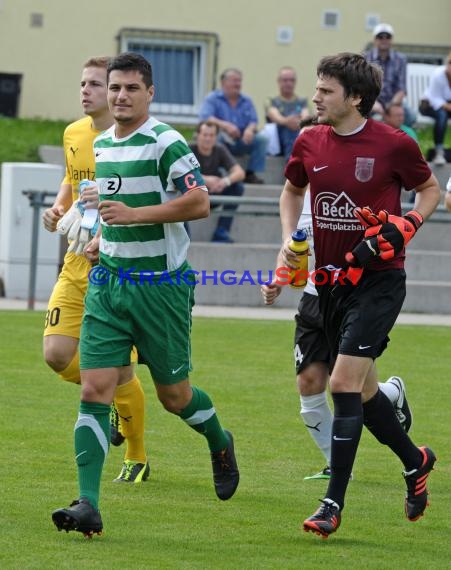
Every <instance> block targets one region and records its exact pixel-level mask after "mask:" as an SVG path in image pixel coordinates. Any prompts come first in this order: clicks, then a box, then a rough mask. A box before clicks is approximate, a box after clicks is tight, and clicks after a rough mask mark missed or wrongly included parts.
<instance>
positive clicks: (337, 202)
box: [285, 119, 431, 270]
mask: <svg viewBox="0 0 451 570" xmlns="http://www.w3.org/2000/svg"><path fill="white" fill-rule="evenodd" d="M285 176H286V178H287V179H288V180H289V181H290V182H291V183H292V184H293V185H294V186H297V187H300V188H303V187H305V186H306V185H307V184H308V183H310V192H311V205H312V218H313V237H314V241H315V256H316V267H317V268H318V267H323V266H325V265H334V266H336V267H342V266H343V264H344V261H345V259H344V256H345V254H346V252H348V251H352V249H353V248H354V247H355V246H356V245H357V244H358V243H359V242H360V241H361V239H362V237H363V232H364V228H363V226H361V225H360V223H359V222H358V221H357V220H356V218H355V216H354V214H353V209H354V208H355V207H356V206H360V207H364V206H369V207H370V208H371V209H372V210H373V211H374V212H375V213H377V212H379V210H387V211H388V212H389V213H390V214H395V215H401V200H400V196H401V188H403V187H404V188H405V189H406V190H412V189H414V188H415V187H416V186H419V185H420V184H423V183H424V182H426V180H427V179H428V178H429V177H430V176H431V170H430V169H429V166H428V165H427V162H426V161H425V160H424V158H423V156H422V154H421V151H420V148H419V146H418V144H417V143H416V142H415V141H414V140H413V139H412V138H411V137H410V136H409V135H407V134H406V133H404V132H403V131H399V130H395V129H393V128H392V127H390V126H388V125H385V124H384V123H381V122H378V121H374V120H372V119H368V121H367V122H366V124H365V126H364V127H363V129H362V130H361V131H359V132H358V133H355V134H352V135H348V136H341V135H337V134H336V133H335V132H334V131H333V129H332V128H331V127H330V126H326V125H320V126H317V127H315V128H313V129H309V130H306V131H304V132H303V133H302V135H301V136H300V137H298V138H297V139H296V142H295V145H294V148H293V153H292V156H291V158H290V160H289V161H288V163H287V165H286V168H285ZM403 265H404V251H402V252H401V253H400V254H399V255H398V256H397V257H395V258H394V259H392V260H390V261H382V260H380V259H379V258H375V259H374V260H373V261H372V262H371V264H370V266H369V267H370V268H371V269H380V270H381V269H388V268H400V267H403Z"/></svg>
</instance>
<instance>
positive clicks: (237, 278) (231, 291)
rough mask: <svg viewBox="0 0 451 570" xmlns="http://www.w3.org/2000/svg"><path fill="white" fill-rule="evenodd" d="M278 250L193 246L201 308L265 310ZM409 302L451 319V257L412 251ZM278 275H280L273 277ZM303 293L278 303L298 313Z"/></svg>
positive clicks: (290, 292)
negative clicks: (263, 288) (263, 291)
mask: <svg viewBox="0 0 451 570" xmlns="http://www.w3.org/2000/svg"><path fill="white" fill-rule="evenodd" d="M277 252H278V245H269V244H249V243H247V244H214V243H202V242H194V243H192V244H191V247H190V252H189V261H190V263H191V265H192V267H193V269H195V270H196V271H198V275H197V279H198V281H199V284H198V285H197V287H196V302H197V303H198V304H201V305H225V306H241V307H246V306H248V307H258V306H263V302H262V299H261V295H260V285H261V283H263V282H265V281H267V280H268V279H269V278H270V277H271V272H273V270H274V264H275V260H276V255H277ZM406 272H407V297H406V300H405V303H404V307H403V311H413V312H420V313H428V312H430V313H441V314H451V303H449V299H450V295H451V252H448V251H442V252H431V251H427V250H423V251H421V250H410V251H409V252H408V255H407V258H406ZM272 275H274V274H273V273H272ZM299 296H300V293H299V291H296V290H295V289H292V288H291V287H284V290H283V292H282V295H281V296H280V297H279V299H278V301H277V304H278V306H280V307H284V308H289V307H292V308H293V310H295V309H296V307H297V302H298V300H299Z"/></svg>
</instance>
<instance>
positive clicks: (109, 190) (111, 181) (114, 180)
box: [99, 174, 122, 196]
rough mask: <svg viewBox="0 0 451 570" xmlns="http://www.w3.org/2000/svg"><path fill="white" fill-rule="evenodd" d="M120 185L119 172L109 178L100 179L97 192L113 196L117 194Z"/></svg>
mask: <svg viewBox="0 0 451 570" xmlns="http://www.w3.org/2000/svg"><path fill="white" fill-rule="evenodd" d="M121 186H122V178H121V176H120V175H119V174H114V175H113V176H110V177H109V178H105V180H102V183H101V185H100V188H99V194H104V195H105V196H114V194H117V193H118V192H119V190H120V189H121Z"/></svg>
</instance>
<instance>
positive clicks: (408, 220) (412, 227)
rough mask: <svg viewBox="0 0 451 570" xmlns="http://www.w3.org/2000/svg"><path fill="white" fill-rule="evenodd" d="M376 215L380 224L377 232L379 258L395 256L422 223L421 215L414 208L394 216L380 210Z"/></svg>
mask: <svg viewBox="0 0 451 570" xmlns="http://www.w3.org/2000/svg"><path fill="white" fill-rule="evenodd" d="M377 217H378V219H379V220H380V222H381V224H382V227H381V229H380V231H379V233H378V244H379V249H380V254H379V255H380V257H381V259H392V258H393V257H395V255H397V254H398V253H399V252H400V251H402V249H403V248H404V247H406V245H407V244H408V243H409V241H410V240H411V239H412V238H413V236H414V235H415V234H416V233H417V231H418V230H419V229H420V228H421V226H422V225H423V216H422V215H421V214H420V213H419V212H417V211H416V210H411V211H410V212H407V214H406V215H405V216H395V215H393V214H389V213H388V212H387V210H381V211H380V212H379V213H378V215H377Z"/></svg>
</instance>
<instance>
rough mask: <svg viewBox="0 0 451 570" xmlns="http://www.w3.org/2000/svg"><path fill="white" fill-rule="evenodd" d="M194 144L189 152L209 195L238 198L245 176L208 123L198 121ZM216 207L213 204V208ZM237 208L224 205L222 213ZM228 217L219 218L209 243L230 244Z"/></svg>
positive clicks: (234, 205) (210, 123)
mask: <svg viewBox="0 0 451 570" xmlns="http://www.w3.org/2000/svg"><path fill="white" fill-rule="evenodd" d="M196 133H197V136H196V142H195V143H192V144H190V147H191V150H192V151H193V153H194V154H195V156H196V158H197V160H198V161H199V163H200V171H201V172H202V176H203V178H204V180H205V184H206V185H207V188H208V192H209V193H210V194H221V195H222V196H242V195H243V192H244V186H243V184H242V180H244V177H245V173H244V170H243V169H242V168H241V166H240V165H239V164H238V163H237V161H236V160H235V158H234V157H233V156H232V155H231V154H230V152H229V150H228V149H227V147H225V146H224V145H223V144H221V143H218V142H217V137H218V126H217V125H216V124H215V123H212V122H210V121H201V122H200V123H199V124H198V125H197V128H196ZM217 205H218V204H213V205H212V206H211V207H212V208H215V207H216V206H217ZM237 207H238V205H237V204H225V205H224V207H223V209H224V210H228V211H230V212H234V211H235V210H236V209H237ZM232 221H233V217H232V216H220V217H219V218H218V223H217V225H216V230H215V232H214V234H213V237H212V240H211V241H215V242H224V243H233V240H232V239H231V237H230V228H231V226H232Z"/></svg>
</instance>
